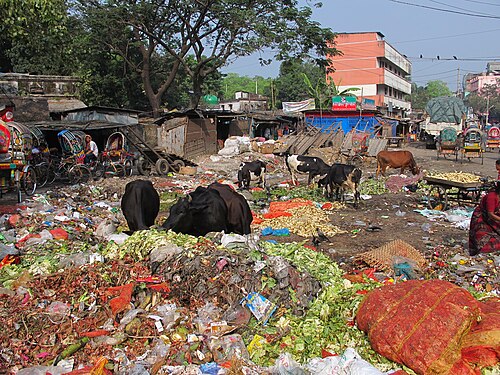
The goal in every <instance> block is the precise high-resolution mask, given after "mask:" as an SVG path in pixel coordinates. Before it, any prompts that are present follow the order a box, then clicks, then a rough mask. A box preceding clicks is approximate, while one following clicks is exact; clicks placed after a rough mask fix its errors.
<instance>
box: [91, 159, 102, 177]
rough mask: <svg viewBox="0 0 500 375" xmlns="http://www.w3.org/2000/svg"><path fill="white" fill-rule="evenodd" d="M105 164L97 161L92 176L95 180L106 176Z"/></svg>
mask: <svg viewBox="0 0 500 375" xmlns="http://www.w3.org/2000/svg"><path fill="white" fill-rule="evenodd" d="M104 170H105V168H104V165H103V164H102V163H101V162H98V161H97V162H96V164H95V166H94V167H93V168H92V177H93V179H94V180H95V181H97V180H99V179H101V178H104Z"/></svg>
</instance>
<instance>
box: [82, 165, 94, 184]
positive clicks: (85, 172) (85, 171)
mask: <svg viewBox="0 0 500 375" xmlns="http://www.w3.org/2000/svg"><path fill="white" fill-rule="evenodd" d="M79 167H80V172H81V178H80V183H82V182H83V183H85V182H89V181H90V180H92V171H91V170H90V168H89V167H87V166H86V165H79Z"/></svg>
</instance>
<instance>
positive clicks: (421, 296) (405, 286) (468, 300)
mask: <svg viewBox="0 0 500 375" xmlns="http://www.w3.org/2000/svg"><path fill="white" fill-rule="evenodd" d="M478 315H479V303H478V302H477V301H476V300H475V299H474V297H472V295H471V294H470V293H469V292H467V291H466V290H465V289H462V288H460V287H458V286H456V285H454V284H451V283H449V282H447V281H442V280H428V281H421V280H410V281H407V282H405V283H402V284H397V285H391V286H385V287H382V288H379V289H376V290H374V291H372V292H371V293H369V294H368V295H367V297H366V298H365V300H364V301H363V302H362V303H361V305H360V308H359V310H358V313H357V316H356V320H357V324H358V327H359V328H360V329H361V330H363V331H364V332H366V333H367V334H368V337H369V339H370V343H371V345H372V347H373V348H374V349H375V350H376V351H377V352H378V353H380V354H381V355H383V356H385V357H387V358H389V359H391V360H393V361H395V362H398V363H402V364H405V365H406V366H408V367H410V368H411V369H412V370H414V371H415V372H416V373H418V374H475V371H474V370H473V369H472V368H470V367H469V366H468V365H467V364H465V363H463V361H462V356H461V344H462V338H463V337H464V335H466V334H467V333H468V331H469V329H470V327H471V326H472V324H473V323H474V322H476V320H477V317H478ZM454 366H455V367H454ZM452 369H453V371H454V372H451V371H452Z"/></svg>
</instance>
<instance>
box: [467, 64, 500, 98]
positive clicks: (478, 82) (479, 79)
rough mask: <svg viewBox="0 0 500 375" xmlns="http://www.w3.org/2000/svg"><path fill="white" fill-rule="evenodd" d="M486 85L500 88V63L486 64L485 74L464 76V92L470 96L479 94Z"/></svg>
mask: <svg viewBox="0 0 500 375" xmlns="http://www.w3.org/2000/svg"><path fill="white" fill-rule="evenodd" d="M486 85H497V86H499V87H500V62H490V63H488V64H487V65H486V72H483V73H478V74H468V75H467V76H466V81H465V91H466V92H468V93H470V94H480V93H481V91H482V90H483V88H484V87H485V86H486Z"/></svg>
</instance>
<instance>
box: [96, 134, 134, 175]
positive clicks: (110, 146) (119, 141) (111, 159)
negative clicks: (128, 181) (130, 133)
mask: <svg viewBox="0 0 500 375" xmlns="http://www.w3.org/2000/svg"><path fill="white" fill-rule="evenodd" d="M101 159H102V163H103V165H104V168H105V171H108V170H112V169H113V168H114V169H118V170H122V169H123V171H124V175H126V176H131V175H132V168H133V161H134V154H132V153H130V152H129V146H128V143H127V138H126V137H125V135H124V134H123V133H121V132H115V133H112V134H111V135H110V136H109V137H108V140H107V142H106V148H105V149H104V151H103V152H102V154H101Z"/></svg>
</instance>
